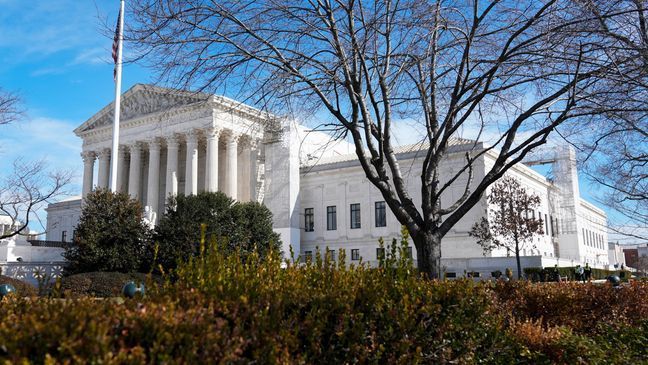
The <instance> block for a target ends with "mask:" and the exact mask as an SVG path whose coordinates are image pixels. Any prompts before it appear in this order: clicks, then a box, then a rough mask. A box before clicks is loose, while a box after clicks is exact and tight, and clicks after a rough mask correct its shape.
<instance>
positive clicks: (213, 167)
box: [205, 128, 221, 192]
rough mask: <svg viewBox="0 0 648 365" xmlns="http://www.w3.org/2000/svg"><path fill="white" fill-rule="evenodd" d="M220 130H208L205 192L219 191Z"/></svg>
mask: <svg viewBox="0 0 648 365" xmlns="http://www.w3.org/2000/svg"><path fill="white" fill-rule="evenodd" d="M220 133H221V130H220V128H211V129H209V130H207V155H206V158H205V163H206V166H205V191H209V192H216V191H218V138H219V137H220Z"/></svg>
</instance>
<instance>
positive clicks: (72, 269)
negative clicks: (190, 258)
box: [64, 190, 150, 275]
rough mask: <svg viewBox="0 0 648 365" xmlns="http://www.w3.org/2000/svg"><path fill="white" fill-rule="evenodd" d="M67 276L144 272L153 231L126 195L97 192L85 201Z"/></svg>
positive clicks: (68, 254)
mask: <svg viewBox="0 0 648 365" xmlns="http://www.w3.org/2000/svg"><path fill="white" fill-rule="evenodd" d="M75 232H76V235H75V243H76V245H74V246H72V247H70V248H66V251H65V254H64V256H65V258H66V259H67V265H66V267H65V274H66V275H71V274H76V273H83V272H93V271H108V272H110V271H117V272H134V271H138V270H141V269H142V265H143V264H144V261H145V256H146V255H145V254H146V250H145V249H146V246H145V245H146V243H147V241H148V240H149V237H150V232H149V229H148V227H147V226H146V225H145V224H144V222H143V221H142V207H141V205H140V204H139V202H137V200H134V199H131V198H130V197H129V195H128V194H126V193H112V192H110V191H108V190H96V191H94V192H92V193H90V194H88V196H87V197H86V198H85V200H84V204H83V208H82V212H81V217H80V219H79V225H78V226H77V228H76V231H75Z"/></svg>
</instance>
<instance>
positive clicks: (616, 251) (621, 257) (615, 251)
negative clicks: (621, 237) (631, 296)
mask: <svg viewBox="0 0 648 365" xmlns="http://www.w3.org/2000/svg"><path fill="white" fill-rule="evenodd" d="M608 258H609V261H610V269H620V268H622V267H625V266H626V260H625V254H624V252H623V245H621V244H619V242H608Z"/></svg>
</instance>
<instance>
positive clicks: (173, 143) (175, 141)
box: [164, 134, 180, 149]
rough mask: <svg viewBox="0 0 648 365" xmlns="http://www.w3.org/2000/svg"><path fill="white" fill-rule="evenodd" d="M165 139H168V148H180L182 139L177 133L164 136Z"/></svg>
mask: <svg viewBox="0 0 648 365" xmlns="http://www.w3.org/2000/svg"><path fill="white" fill-rule="evenodd" d="M164 140H165V141H166V145H167V148H168V149H178V148H179V145H180V139H179V138H178V136H176V135H175V134H174V135H170V136H166V137H164Z"/></svg>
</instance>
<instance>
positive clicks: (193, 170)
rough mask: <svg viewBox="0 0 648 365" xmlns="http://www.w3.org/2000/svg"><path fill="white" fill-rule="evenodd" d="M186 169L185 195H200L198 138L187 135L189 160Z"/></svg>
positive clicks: (192, 134) (193, 133) (193, 135)
mask: <svg viewBox="0 0 648 365" xmlns="http://www.w3.org/2000/svg"><path fill="white" fill-rule="evenodd" d="M186 165H187V166H186V169H185V195H196V194H198V136H197V135H196V132H194V131H191V132H189V133H187V159H186Z"/></svg>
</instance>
